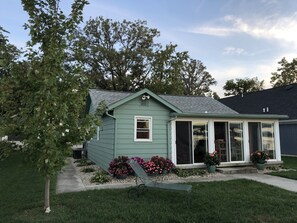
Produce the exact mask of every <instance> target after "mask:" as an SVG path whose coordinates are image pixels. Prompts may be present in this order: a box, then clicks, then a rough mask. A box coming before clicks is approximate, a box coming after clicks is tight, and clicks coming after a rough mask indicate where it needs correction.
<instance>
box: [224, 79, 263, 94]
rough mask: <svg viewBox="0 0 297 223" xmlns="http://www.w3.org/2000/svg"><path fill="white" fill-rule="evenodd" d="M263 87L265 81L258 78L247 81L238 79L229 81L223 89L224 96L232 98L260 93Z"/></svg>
mask: <svg viewBox="0 0 297 223" xmlns="http://www.w3.org/2000/svg"><path fill="white" fill-rule="evenodd" d="M263 86H264V80H262V81H259V80H258V78H257V77H254V78H245V79H240V78H237V79H235V81H234V79H231V80H227V81H226V83H225V85H224V87H223V89H224V90H225V93H224V95H225V96H230V95H240V94H244V93H249V92H255V91H260V90H263V88H264V87H263Z"/></svg>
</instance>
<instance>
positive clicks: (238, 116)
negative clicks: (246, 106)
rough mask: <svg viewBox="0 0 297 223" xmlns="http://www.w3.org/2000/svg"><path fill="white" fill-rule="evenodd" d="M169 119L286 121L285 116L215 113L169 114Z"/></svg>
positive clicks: (286, 117)
mask: <svg viewBox="0 0 297 223" xmlns="http://www.w3.org/2000/svg"><path fill="white" fill-rule="evenodd" d="M171 117H187V118H190V117H192V118H227V119H288V118H289V117H288V116H287V115H277V114H269V115H268V114H267V115H266V114H265V115H261V114H238V113H237V114H230V113H229V114H222V113H221V114H217V113H171Z"/></svg>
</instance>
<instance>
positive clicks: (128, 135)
mask: <svg viewBox="0 0 297 223" xmlns="http://www.w3.org/2000/svg"><path fill="white" fill-rule="evenodd" d="M169 112H170V111H169V109H168V108H167V107H165V106H164V105H162V104H161V103H160V102H158V101H156V100H154V99H152V98H151V99H150V100H147V101H142V100H141V97H137V98H135V99H133V100H131V101H128V102H127V103H125V104H123V105H121V106H119V107H117V108H115V110H114V117H115V118H116V122H117V123H116V129H117V131H116V141H115V156H122V155H125V156H128V157H133V156H139V157H142V158H145V159H149V158H151V157H152V156H155V155H159V156H163V157H168V155H169V154H168V153H169V151H168V134H169V133H168V127H169V125H168V122H169V121H170V117H169ZM135 116H150V117H152V129H153V132H152V141H151V142H135V141H134V117H135Z"/></svg>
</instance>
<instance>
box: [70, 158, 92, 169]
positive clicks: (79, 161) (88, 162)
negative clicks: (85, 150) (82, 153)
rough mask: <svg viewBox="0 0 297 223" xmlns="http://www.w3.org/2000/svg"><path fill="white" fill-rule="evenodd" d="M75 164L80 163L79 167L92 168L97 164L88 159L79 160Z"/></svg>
mask: <svg viewBox="0 0 297 223" xmlns="http://www.w3.org/2000/svg"><path fill="white" fill-rule="evenodd" d="M74 162H75V163H78V164H77V166H79V167H80V166H90V165H94V164H95V163H94V162H92V161H91V160H88V159H87V158H81V159H79V160H76V161H74Z"/></svg>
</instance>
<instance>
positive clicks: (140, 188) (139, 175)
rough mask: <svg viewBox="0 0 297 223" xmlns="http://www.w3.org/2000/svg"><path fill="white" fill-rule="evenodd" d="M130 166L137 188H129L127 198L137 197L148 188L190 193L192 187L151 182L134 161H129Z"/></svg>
mask: <svg viewBox="0 0 297 223" xmlns="http://www.w3.org/2000/svg"><path fill="white" fill-rule="evenodd" d="M130 166H131V168H132V169H133V170H134V172H135V175H136V184H137V187H136V188H131V189H130V190H129V192H128V193H129V197H139V195H140V194H142V193H144V192H146V191H147V190H148V188H159V189H165V190H178V191H187V192H190V191H191V190H192V185H186V184H170V183H163V182H156V181H153V180H152V179H151V178H150V177H149V176H148V175H147V173H146V172H145V171H144V170H143V169H142V167H141V166H140V165H139V164H138V163H137V162H136V161H134V160H131V161H130ZM138 179H139V180H140V181H141V183H140V184H138Z"/></svg>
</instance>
